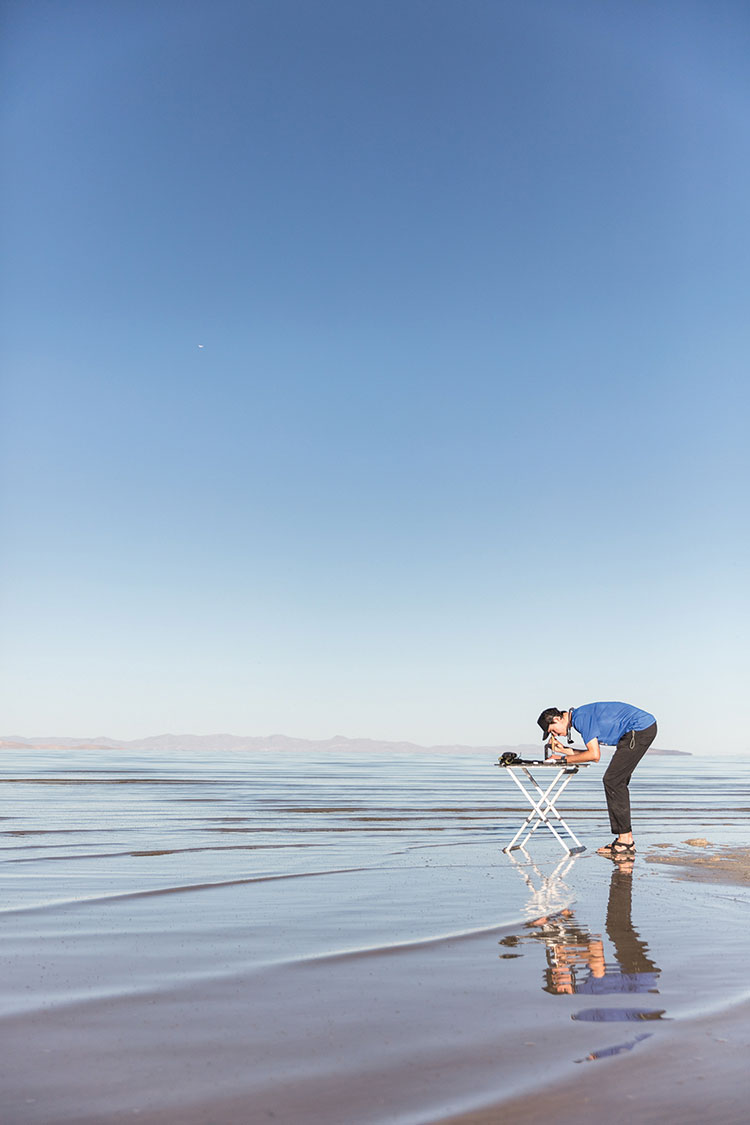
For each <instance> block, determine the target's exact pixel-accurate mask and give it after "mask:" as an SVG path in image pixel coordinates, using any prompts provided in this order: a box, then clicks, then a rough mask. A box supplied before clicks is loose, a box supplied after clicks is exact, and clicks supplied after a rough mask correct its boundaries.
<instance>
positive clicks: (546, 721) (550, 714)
mask: <svg viewBox="0 0 750 1125" xmlns="http://www.w3.org/2000/svg"><path fill="white" fill-rule="evenodd" d="M563 714H564V712H563V711H561V710H560V709H559V707H545V708H544V710H543V711H542V713H541V715H540V716H539V718H538V719H537V724H538V725H539V726H540V727H541V728H542V742H544V740H545V738H547V736H548V735H549V725H550V723H553V722H554V721H555V719H559V718H560V717H561V716H562V715H563Z"/></svg>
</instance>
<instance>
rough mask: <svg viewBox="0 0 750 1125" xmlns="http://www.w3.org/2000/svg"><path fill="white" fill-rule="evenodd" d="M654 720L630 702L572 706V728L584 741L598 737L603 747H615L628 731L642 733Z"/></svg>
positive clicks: (646, 712) (587, 741)
mask: <svg viewBox="0 0 750 1125" xmlns="http://www.w3.org/2000/svg"><path fill="white" fill-rule="evenodd" d="M655 722H656V719H655V718H654V716H653V715H650V714H649V713H648V711H641V710H640V708H638V707H633V706H632V705H631V704H630V703H587V704H586V705H585V706H584V707H574V708H573V710H572V716H571V725H572V727H573V729H574V730H577V731H578V733H579V734H580V736H581V738H582V739H583V741H584V742H586V743H589V742H591V739H592V738H598V739H599V741H600V742H601V743H603V745H604V746H616V745H617V743H618V742H619V741H620V739H621V738H622V736H623V735H624V734H626V733H627V732H628V731H629V730H645V729H646V727H650V726H651V724H652V723H655Z"/></svg>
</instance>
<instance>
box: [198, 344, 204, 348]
mask: <svg viewBox="0 0 750 1125" xmlns="http://www.w3.org/2000/svg"><path fill="white" fill-rule="evenodd" d="M205 346H206V345H205V344H198V347H199V348H205Z"/></svg>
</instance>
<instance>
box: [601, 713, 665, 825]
mask: <svg viewBox="0 0 750 1125" xmlns="http://www.w3.org/2000/svg"><path fill="white" fill-rule="evenodd" d="M655 738H656V723H652V724H651V726H650V727H646V729H645V730H636V731H627V733H626V734H624V735H623V736H622V738H621V739H620V741H619V742H618V743H617V747H616V749H615V752H614V754H613V755H612V761H611V762H610V763H609V765H608V767H607V770H606V772H605V774H604V778H603V783H604V792H605V794H606V797H607V811H608V813H609V823H610V827H611V829H612V831H613V832H614V833H615V834H616V836H617V838H618V840H619V841H620V842H621V843H624V844H629V845H632V843H633V834H632V824H631V821H630V790H629V788H628V786H629V784H630V779H631V777H632V776H633V770H634V769H635V767H636V766H637V765H638V763H639V762H640V760H641V758H642V757H643V755H644V754H645V753H646V751H647V750H648V748H649V746H650V745H651V743H652V742H653V741H654V739H655Z"/></svg>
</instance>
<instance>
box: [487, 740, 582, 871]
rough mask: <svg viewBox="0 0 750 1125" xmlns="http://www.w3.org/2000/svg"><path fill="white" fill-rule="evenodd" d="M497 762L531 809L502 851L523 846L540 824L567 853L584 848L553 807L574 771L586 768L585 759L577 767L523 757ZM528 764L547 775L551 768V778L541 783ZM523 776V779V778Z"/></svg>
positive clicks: (509, 850) (574, 853)
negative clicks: (534, 760) (564, 834)
mask: <svg viewBox="0 0 750 1125" xmlns="http://www.w3.org/2000/svg"><path fill="white" fill-rule="evenodd" d="M497 764H498V766H499V767H500V768H501V769H503V770H506V771H507V772H508V773H509V774H510V776H511V777H512V778H513V780H514V781H515V783H516V785H517V786H518V788H519V789H520V790H521V792H522V793H523V795H524V797H525V798H526V800H527V801H528V802H529V804H530V805H531V812H530V813H529V815H528V816H527V817H526V819H525V820H524V822H523V824H522V825H521V827H520V828H519V829H518V831H517V832H516V834H515V836H514V837H513V839H512V840H511V842H510V843H509V844H506V846H505V847H504V848H503V851H504V852H511V851H514V850H515V849H516V848H523V847H525V845H526V843H527V841H528V840H529V838H530V837H531V836H533V835H534V833H535V832H536V830H537V828H540V827H541V826H542V825H544V826H545V827H546V828H549V830H550V832H551V833H552V835H553V836H554V837H555V839H556V840H557V842H558V844H559V845H560V847H561V848H562V849H563V851H566V852H567V853H568V855H576V854H577V853H578V852H585V851H586V847H585V845H584V844H582V843H581V841H580V840H579V839H578V837H577V836H576V835H575V833H574V832H573V830H572V829H571V827H570V825H568V824H566V822H565V821H564V820H563V818H562V816H561V815H560V813H559V812H558V810H557V807H556V803H557V801H559V800H560V797H561V796H562V795H563V793H564V792H565V790H566V789H567V787H568V785H569V784H570V782H571V781H572V780H573V778H574V777H575V775H576V774H577V773H578V771H579V770H580V769H585V768H586V765H587V763H586V762H582V763H581V765H580V766H565V765H562V764H561V763H560V762H557V761H552V760H550V761H547V762H524V761H523V760H516V761H515V762H504V761H503V760H502V758H501V759H500V761H499V762H498V763H497ZM530 766H533V768H534V772H535V773H539V774H541V773H546V774H548V775H551V774H552V771H553V770H554V776H552V780H551V781H549V783H548V778H547V777H545V778H544V781H543V782H539V781H537V779H536V778H535V777H534V775H533V774H532V773H531V770H530V768H529V767H530ZM524 777H525V778H526V781H524V780H523V779H524ZM542 785H546V788H542ZM553 820H554V821H556V822H557V826H558V828H560V830H561V831H562V832H567V834H568V836H569V837H570V839H571V840H572V841H573V844H574V845H575V846H574V847H570V846H569V844H568V843H567V841H566V840H564V839H563V838H562V836H561V835H560V832H558V830H557V828H556V827H555V825H554V824H553V823H552V822H553ZM524 832H525V833H526V835H525V836H524V838H523V840H521V842H520V844H519V843H518V840H519V837H520V836H523V834H524Z"/></svg>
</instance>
